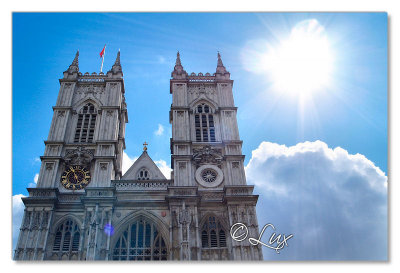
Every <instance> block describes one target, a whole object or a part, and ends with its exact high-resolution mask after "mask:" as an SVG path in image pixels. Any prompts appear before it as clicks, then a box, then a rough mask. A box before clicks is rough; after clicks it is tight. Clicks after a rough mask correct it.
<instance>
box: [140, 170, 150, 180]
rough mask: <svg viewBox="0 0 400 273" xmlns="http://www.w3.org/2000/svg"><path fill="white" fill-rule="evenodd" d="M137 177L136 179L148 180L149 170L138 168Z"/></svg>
mask: <svg viewBox="0 0 400 273" xmlns="http://www.w3.org/2000/svg"><path fill="white" fill-rule="evenodd" d="M137 179H138V180H149V179H150V172H149V171H148V170H147V169H146V168H142V169H140V170H139V171H138V174H137Z"/></svg>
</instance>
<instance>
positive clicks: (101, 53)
mask: <svg viewBox="0 0 400 273" xmlns="http://www.w3.org/2000/svg"><path fill="white" fill-rule="evenodd" d="M105 50H106V45H104V47H103V50H102V51H101V52H100V58H103V56H104V51H105Z"/></svg>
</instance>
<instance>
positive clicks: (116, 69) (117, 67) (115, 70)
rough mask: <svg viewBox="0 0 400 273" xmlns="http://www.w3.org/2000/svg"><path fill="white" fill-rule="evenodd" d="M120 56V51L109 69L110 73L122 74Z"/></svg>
mask: <svg viewBox="0 0 400 273" xmlns="http://www.w3.org/2000/svg"><path fill="white" fill-rule="evenodd" d="M120 54H121V51H120V50H118V53H117V58H116V59H115V62H114V65H113V66H112V68H111V71H112V72H113V73H119V72H121V73H122V67H121V57H120Z"/></svg>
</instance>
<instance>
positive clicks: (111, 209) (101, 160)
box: [14, 52, 262, 260]
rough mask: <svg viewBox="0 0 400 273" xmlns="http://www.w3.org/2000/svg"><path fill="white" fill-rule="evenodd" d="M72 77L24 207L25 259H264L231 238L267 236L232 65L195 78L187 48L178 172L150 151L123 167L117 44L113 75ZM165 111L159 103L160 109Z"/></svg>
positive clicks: (174, 161) (177, 101)
mask: <svg viewBox="0 0 400 273" xmlns="http://www.w3.org/2000/svg"><path fill="white" fill-rule="evenodd" d="M78 57H79V53H77V54H76V57H75V59H74V61H73V62H72V64H71V65H70V67H69V68H68V70H67V71H65V72H64V77H63V78H62V79H60V85H61V86H60V91H59V96H58V99H57V103H56V106H54V107H53V109H54V114H53V120H52V123H51V127H50V132H49V136H48V139H47V140H46V141H45V152H44V155H43V156H42V157H41V160H42V165H41V170H40V174H39V180H38V183H37V187H36V188H29V189H28V191H29V197H26V198H23V202H24V204H25V207H26V208H25V213H24V218H23V221H22V225H21V229H20V235H19V239H18V243H17V248H16V250H15V254H14V258H15V259H16V260H260V259H262V252H261V246H260V245H258V246H253V245H251V244H249V242H248V241H247V240H245V241H242V242H237V241H233V240H232V239H231V237H230V227H231V226H232V225H233V224H235V223H237V222H240V223H244V224H246V226H247V227H248V230H249V236H251V237H255V238H258V224H257V216H256V209H255V207H256V203H257V199H258V196H257V195H253V188H254V187H253V186H248V185H247V184H246V177H245V173H244V165H243V161H244V155H242V151H241V147H242V141H241V140H240V138H239V132H238V126H237V120H236V111H237V108H236V107H235V105H234V101H233V94H232V85H233V81H232V80H231V79H230V74H229V72H228V71H227V70H226V69H225V67H224V65H223V63H222V60H221V56H220V55H219V53H218V62H217V68H216V72H215V73H214V74H212V75H211V74H209V73H206V74H205V75H203V74H202V73H199V74H197V75H196V74H194V73H192V74H191V75H188V74H187V73H186V71H185V70H184V69H183V66H182V64H181V60H180V56H179V53H178V55H177V59H176V65H175V67H174V70H173V72H172V79H171V80H170V93H171V94H172V105H171V110H170V115H169V116H170V122H171V124H172V138H171V167H172V170H173V171H172V173H171V179H167V178H166V177H165V176H164V174H163V173H162V172H161V171H160V170H159V169H158V167H157V165H156V164H155V163H154V162H153V160H152V159H151V158H150V156H149V154H148V150H147V143H145V144H144V148H143V151H142V154H141V156H140V157H139V158H138V159H137V160H136V161H135V162H134V163H133V164H132V166H131V167H130V168H129V169H128V171H127V172H126V173H124V174H122V171H121V168H122V154H123V150H124V149H125V123H126V122H128V114H127V109H126V103H125V96H124V93H125V90H124V80H123V73H122V68H121V64H120V53H119V52H118V55H117V58H116V60H115V63H114V65H113V66H112V69H111V70H110V71H108V72H107V73H106V74H103V73H100V74H96V73H92V74H89V73H85V74H82V73H80V72H79V66H78ZM154 107H156V106H154Z"/></svg>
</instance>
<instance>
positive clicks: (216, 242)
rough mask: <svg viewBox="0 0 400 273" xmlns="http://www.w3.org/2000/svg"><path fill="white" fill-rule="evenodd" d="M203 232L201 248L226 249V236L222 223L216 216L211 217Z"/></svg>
mask: <svg viewBox="0 0 400 273" xmlns="http://www.w3.org/2000/svg"><path fill="white" fill-rule="evenodd" d="M207 220H208V221H206V222H205V223H204V225H203V228H202V230H201V246H202V247H203V248H224V247H226V235H225V230H224V229H223V227H222V225H221V223H220V222H219V221H216V220H215V216H209V217H208V219H207Z"/></svg>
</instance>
